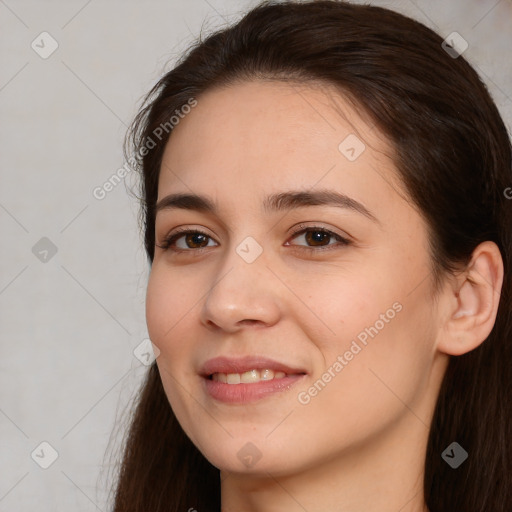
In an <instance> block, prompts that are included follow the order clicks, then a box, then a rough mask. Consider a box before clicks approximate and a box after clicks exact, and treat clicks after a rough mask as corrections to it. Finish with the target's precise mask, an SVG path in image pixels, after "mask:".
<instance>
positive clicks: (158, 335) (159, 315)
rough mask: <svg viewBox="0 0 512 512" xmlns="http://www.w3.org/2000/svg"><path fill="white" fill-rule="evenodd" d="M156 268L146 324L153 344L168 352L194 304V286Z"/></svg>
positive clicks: (147, 307)
mask: <svg viewBox="0 0 512 512" xmlns="http://www.w3.org/2000/svg"><path fill="white" fill-rule="evenodd" d="M164 270H165V269H160V268H158V267H157V268H155V267H153V268H152V270H151V273H150V276H149V281H148V286H147V290H146V323H147V328H148V333H149V337H150V338H151V341H152V342H153V343H154V344H155V345H156V346H157V347H158V348H159V349H160V350H161V351H162V352H165V351H166V350H168V349H169V348H171V347H170V345H171V342H172V340H173V339H175V338H176V335H177V333H178V332H179V330H180V329H181V328H182V323H183V320H184V319H186V316H187V312H190V309H191V308H192V307H193V304H194V302H195V301H194V300H193V298H194V297H191V296H192V295H193V292H192V291H191V290H192V288H191V287H190V286H188V285H189V284H190V283H183V282H182V281H183V280H181V281H180V279H179V277H178V276H173V275H169V273H167V272H165V271H164Z"/></svg>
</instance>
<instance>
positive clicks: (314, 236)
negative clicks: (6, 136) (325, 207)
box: [292, 226, 350, 250]
mask: <svg viewBox="0 0 512 512" xmlns="http://www.w3.org/2000/svg"><path fill="white" fill-rule="evenodd" d="M300 237H304V238H303V239H304V240H305V242H306V244H305V245H304V244H294V245H298V246H299V247H303V248H304V249H309V250H313V249H314V248H315V247H318V248H319V249H320V250H321V249H323V248H326V249H327V248H329V249H330V248H333V249H334V248H335V247H339V246H340V245H341V246H344V245H349V244H350V240H347V239H346V238H343V237H342V236H340V235H338V234H336V233H333V232H332V231H330V230H328V229H325V228H320V227H315V226H310V227H306V228H303V229H301V230H300V231H297V232H296V233H294V235H293V236H292V239H295V238H299V239H300ZM332 239H334V240H335V241H336V242H337V243H329V242H330V241H331V240H332Z"/></svg>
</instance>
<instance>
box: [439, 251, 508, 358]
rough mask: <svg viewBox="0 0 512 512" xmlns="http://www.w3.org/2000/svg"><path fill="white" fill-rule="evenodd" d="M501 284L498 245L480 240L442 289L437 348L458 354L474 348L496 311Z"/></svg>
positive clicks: (486, 334)
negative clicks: (461, 269) (443, 311)
mask: <svg viewBox="0 0 512 512" xmlns="http://www.w3.org/2000/svg"><path fill="white" fill-rule="evenodd" d="M502 284H503V260H502V258H501V253H500V250H499V248H498V246H497V245H496V244H495V243H494V242H491V241H486V242H482V243H481V244H480V245H479V246H478V247H476V249H475V250H474V251H473V255H472V258H471V261H470V263H469V265H468V266H467V268H466V270H465V271H464V272H462V273H461V274H460V275H458V276H457V277H456V278H455V279H454V281H453V282H452V283H451V284H450V286H448V289H447V290H446V291H445V292H444V294H447V295H446V297H445V298H446V300H443V301H442V304H443V305H444V306H445V307H447V309H448V311H447V313H448V314H447V315H446V316H445V317H444V318H445V320H444V325H443V327H442V332H441V333H440V336H439V338H438V343H437V348H438V350H440V351H441V352H444V353H446V354H449V355H453V356H459V355H461V354H465V353H466V352H470V351H471V350H473V349H475V348H477V347H478V346H479V345H480V344H481V343H482V342H483V341H485V340H486V338H487V337H488V336H489V334H490V332H491V331H492V328H493V327H494V323H495V321H496V315H497V312H498V305H499V301H500V296H501V286H502Z"/></svg>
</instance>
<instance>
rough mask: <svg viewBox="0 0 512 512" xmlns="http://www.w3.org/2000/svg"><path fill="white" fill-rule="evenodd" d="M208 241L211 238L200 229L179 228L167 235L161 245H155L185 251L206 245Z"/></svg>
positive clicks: (165, 248) (164, 248)
mask: <svg viewBox="0 0 512 512" xmlns="http://www.w3.org/2000/svg"><path fill="white" fill-rule="evenodd" d="M210 241H213V239H212V238H211V237H210V236H209V235H207V234H206V233H202V232H201V231H196V230H181V231H179V232H178V233H174V234H172V235H170V236H169V237H167V238H166V239H165V240H164V241H163V243H162V245H158V244H157V247H160V249H163V250H167V249H171V250H173V251H177V252H179V251H182V252H186V251H191V250H197V249H203V248H205V247H208V244H209V242H210Z"/></svg>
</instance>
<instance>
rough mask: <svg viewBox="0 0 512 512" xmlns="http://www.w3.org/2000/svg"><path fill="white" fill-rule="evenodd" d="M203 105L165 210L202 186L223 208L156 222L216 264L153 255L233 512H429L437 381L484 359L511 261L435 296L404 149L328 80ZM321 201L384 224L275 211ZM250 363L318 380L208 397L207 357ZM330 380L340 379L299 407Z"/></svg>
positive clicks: (173, 372) (190, 127)
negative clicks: (325, 233) (178, 232)
mask: <svg viewBox="0 0 512 512" xmlns="http://www.w3.org/2000/svg"><path fill="white" fill-rule="evenodd" d="M328 93H330V94H328ZM197 99H198V105H197V106H196V107H195V108H194V109H193V110H192V112H191V113H190V114H188V115H187V116H186V117H185V118H184V119H183V120H181V121H180V123H179V125H177V126H176V127H175V128H174V130H173V134H172V136H171V137H170V139H169V142H168V144H167V147H166V150H165V154H164V157H163V161H162V168H161V172H160V179H159V192H158V200H160V199H162V198H163V197H165V196H166V195H168V194H171V193H178V192H183V193H191V192H193V193H197V194H201V195H206V196H208V197H209V198H210V199H211V200H213V201H215V202H216V203H217V204H218V208H219V210H218V212H217V214H211V213H203V212H199V211H190V210H185V209H169V210H162V211H160V212H158V214H157V217H156V243H157V245H162V244H163V242H164V239H165V237H166V236H167V235H169V234H172V233H173V232H174V231H175V229H176V228H177V227H178V226H179V227H184V228H187V229H190V230H194V229H199V230H200V231H203V232H205V233H206V234H207V235H208V237H211V238H206V239H204V240H206V241H207V243H208V246H207V247H206V248H205V249H204V250H203V251H202V252H198V249H197V248H196V247H199V246H198V245H197V239H195V243H196V245H193V244H194V240H192V241H190V239H189V245H187V243H186V242H187V238H186V237H185V236H182V237H181V238H180V239H178V240H177V241H176V242H175V244H177V245H178V248H182V249H183V251H184V252H181V253H178V252H173V250H172V248H169V249H167V250H164V249H162V248H160V247H156V252H155V258H154V261H153V265H152V269H151V273H150V279H149V283H148V289H147V303H146V304H147V310H146V313H147V325H148V330H149V335H150V338H151V340H152V342H153V343H154V345H155V346H156V347H157V348H158V349H159V350H160V353H159V356H158V358H157V365H158V369H159V371H160V374H161V377H162V382H163V385H164V389H165V392H166V395H167V397H168V399H169V402H170V404H171V406H172V408H173V410H174V413H175V414H176V417H177V419H178V421H179V422H180V424H181V426H182V428H183V429H184V431H185V432H186V434H187V435H188V436H189V437H190V439H191V440H192V441H193V442H194V444H195V445H196V446H197V447H198V448H199V450H200V451H201V452H202V453H203V454H204V456H205V457H206V458H207V459H208V460H209V461H210V462H211V463H212V464H213V465H214V466H216V467H217V468H219V469H220V470H221V492H222V510H223V511H225V512H227V511H237V512H241V511H251V512H255V511H265V512H274V511H282V510H288V511H292V512H294V511H301V512H303V511H304V510H307V511H308V512H315V511H318V512H320V511H322V512H326V511H350V512H363V511H364V512H372V511H375V512H377V511H378V512H388V511H389V512H397V511H398V510H400V511H401V512H419V511H426V510H427V508H426V506H425V502H424V498H423V472H424V464H425V451H426V446H427V439H428V432H429V427H430V422H431V419H432V414H433V410H434V406H435V401H436V398H437V395H438V392H439V387H440V383H441V380H442V377H443V375H444V373H445V370H446V366H447V364H448V361H449V356H450V355H458V354H462V353H465V352H467V351H469V350H472V349H473V348H475V347H477V346H478V345H479V344H480V343H481V342H482V341H483V340H484V339H485V337H486V336H487V335H488V333H489V332H490V330H491V328H492V326H493V324H494V320H495V316H496V310H497V306H498V301H499V291H500V288H501V282H502V272H503V267H502V263H501V258H500V255H499V251H498V250H497V248H496V246H495V245H494V244H492V243H491V242H485V243H484V244H481V246H479V248H478V249H477V250H475V253H474V255H475V257H474V260H473V261H472V264H471V266H470V270H468V271H467V272H464V273H463V272H461V273H460V275H458V276H455V277H450V278H446V279H445V281H444V283H443V286H442V288H441V290H440V292H439V294H438V295H437V296H436V297H434V296H433V289H432V287H433V281H432V272H431V261H430V257H429V253H428V242H427V230H426V225H425V222H424V221H423V219H422V217H421V216H420V214H419V213H418V212H417V210H416V209H415V208H414V207H413V206H412V204H411V202H410V201H409V200H408V199H407V196H406V194H405V191H404V190H403V188H402V186H401V183H400V180H399V179H398V177H397V174H396V169H395V166H394V163H393V161H392V159H391V158H390V156H392V147H391V145H390V144H389V142H388V141H386V139H385V138H384V137H383V136H382V135H381V134H380V133H379V132H378V130H377V129H376V128H375V127H373V126H372V124H371V122H369V121H367V120H365V119H363V117H361V115H360V113H358V112H357V111H356V110H355V109H354V107H353V106H352V104H351V103H349V102H347V100H346V99H344V98H343V97H341V96H339V95H338V94H335V93H334V92H333V91H332V90H329V89H328V88H327V87H326V86H323V87H317V86H313V84H310V85H308V86H305V85H301V86H299V85H298V84H285V83H280V82H270V81H266V82H263V81H252V82H243V83H238V84H236V85H231V86H229V87H222V88H217V89H214V90H210V91H208V92H206V93H205V94H203V95H201V96H200V97H198V98H197ZM335 106H336V108H334V107H335ZM340 109H341V110H340ZM340 112H341V113H342V114H343V115H340ZM349 134H357V137H358V138H359V139H360V140H361V141H364V144H365V145H366V149H365V150H364V151H363V152H362V153H361V154H360V156H359V157H358V158H357V159H356V160H354V161H349V160H348V159H347V158H346V157H345V156H344V154H342V153H341V152H340V150H339V149H338V146H339V144H340V142H342V141H343V140H344V139H345V138H346V137H347V136H348V135H349ZM319 189H330V190H335V191H337V192H340V193H344V194H346V195H348V196H350V197H351V198H353V199H356V200H357V201H359V202H361V203H362V204H363V205H364V206H365V207H366V208H367V209H368V210H370V211H371V212H372V214H373V215H374V216H375V217H376V218H377V219H378V222H376V221H373V220H371V219H369V218H368V217H366V216H364V215H362V214H361V213H359V212H356V211H353V210H350V209H342V208H338V207H335V206H323V205H322V206H307V207H300V208H295V209H292V210H290V211H287V212H277V213H268V214H267V213H265V212H264V211H263V210H262V202H263V199H264V198H265V197H266V196H267V195H269V194H272V193H277V192H285V191H290V190H304V191H313V190H319ZM300 223H305V224H307V226H308V227H311V226H315V227H318V226H320V227H323V228H325V229H329V230H331V231H333V232H335V233H336V234H339V235H340V236H342V237H345V238H347V239H348V240H349V241H350V244H348V245H342V244H340V243H338V241H337V239H336V238H335V237H330V238H329V237H327V238H326V240H324V241H323V242H322V243H317V244H316V246H315V245H312V244H314V240H313V242H312V241H311V239H309V240H308V238H307V237H306V236H305V234H304V233H303V234H299V235H296V236H295V235H293V234H292V233H293V230H294V229H297V227H298V225H299V224H300ZM313 232H315V230H313ZM248 236H251V237H253V238H254V239H255V240H256V241H257V242H258V244H259V245H260V246H261V248H262V249H263V252H262V254H261V255H260V256H259V257H258V258H257V259H256V260H255V261H254V262H252V263H247V262H246V261H244V259H242V258H241V256H240V255H239V254H238V253H237V252H236V248H237V246H239V244H240V243H241V242H242V241H243V240H244V239H245V238H246V237H248ZM322 245H327V246H329V250H325V251H322V250H321V248H318V246H320V247H321V246H322ZM308 246H309V247H312V249H311V250H309V251H308ZM187 250H188V252H186V251H187ZM468 277H469V278H470V279H468ZM397 303H399V304H400V306H401V310H400V311H399V312H396V314H395V315H394V318H392V319H391V320H389V319H388V322H385V325H384V327H383V328H381V329H380V330H379V331H378V334H377V335H375V336H374V337H373V338H371V337H369V338H368V341H367V345H363V344H362V343H359V345H360V346H361V347H362V349H361V350H360V351H359V352H358V353H357V354H356V355H354V356H353V358H352V359H351V360H350V361H346V362H347V364H346V365H344V366H343V369H342V370H341V371H338V372H334V374H335V376H334V377H332V372H333V370H332V367H333V364H334V363H335V362H336V361H337V360H338V361H339V359H338V357H339V356H340V355H341V356H343V355H344V354H345V353H346V351H347V350H349V349H350V347H351V344H352V342H353V340H356V339H357V336H358V334H360V333H361V332H362V331H364V330H365V328H368V327H370V326H374V325H375V324H376V321H377V320H379V318H382V317H381V315H382V314H386V311H388V310H389V309H390V308H392V305H393V304H397ZM457 313H458V315H457ZM379 325H380V324H379ZM247 354H253V355H262V356H267V357H271V358H273V359H276V360H278V361H281V362H284V363H287V364H288V365H290V366H292V367H301V368H304V369H306V371H307V373H308V375H307V376H306V377H305V379H304V380H303V382H301V383H300V385H299V386H297V385H295V386H293V387H292V388H291V389H289V390H287V391H285V392H282V393H277V394H274V395H272V396H270V397H267V398H265V399H263V400H260V401H258V402H255V403H251V404H246V405H228V404H223V403H220V402H217V401H215V400H213V399H212V398H211V397H209V395H207V394H206V393H205V392H204V391H203V387H202V380H201V377H200V376H199V375H198V371H199V368H200V367H201V365H202V364H203V363H204V362H206V361H207V360H208V359H210V358H213V357H216V356H220V355H229V356H243V355H247ZM329 368H331V377H332V378H331V379H330V382H328V383H327V384H326V385H325V387H323V388H322V389H321V391H320V392H318V393H317V394H316V396H313V397H311V399H310V401H309V403H307V404H303V403H300V402H299V400H298V395H299V393H300V392H305V391H306V392H307V390H308V389H309V388H310V387H311V386H312V385H313V384H314V383H315V382H316V381H318V379H320V378H321V377H322V375H323V374H324V373H325V372H326V371H328V369H329ZM302 396H304V395H302ZM248 442H251V443H252V444H253V445H255V447H256V448H257V451H258V452H259V453H260V454H261V458H260V459H259V460H258V461H257V462H256V463H255V464H254V465H253V466H251V467H248V466H247V465H245V464H244V463H243V461H242V460H241V458H240V457H239V455H238V453H239V451H240V450H241V449H242V448H243V447H244V445H246V443H248ZM242 453H244V452H242Z"/></svg>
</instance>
